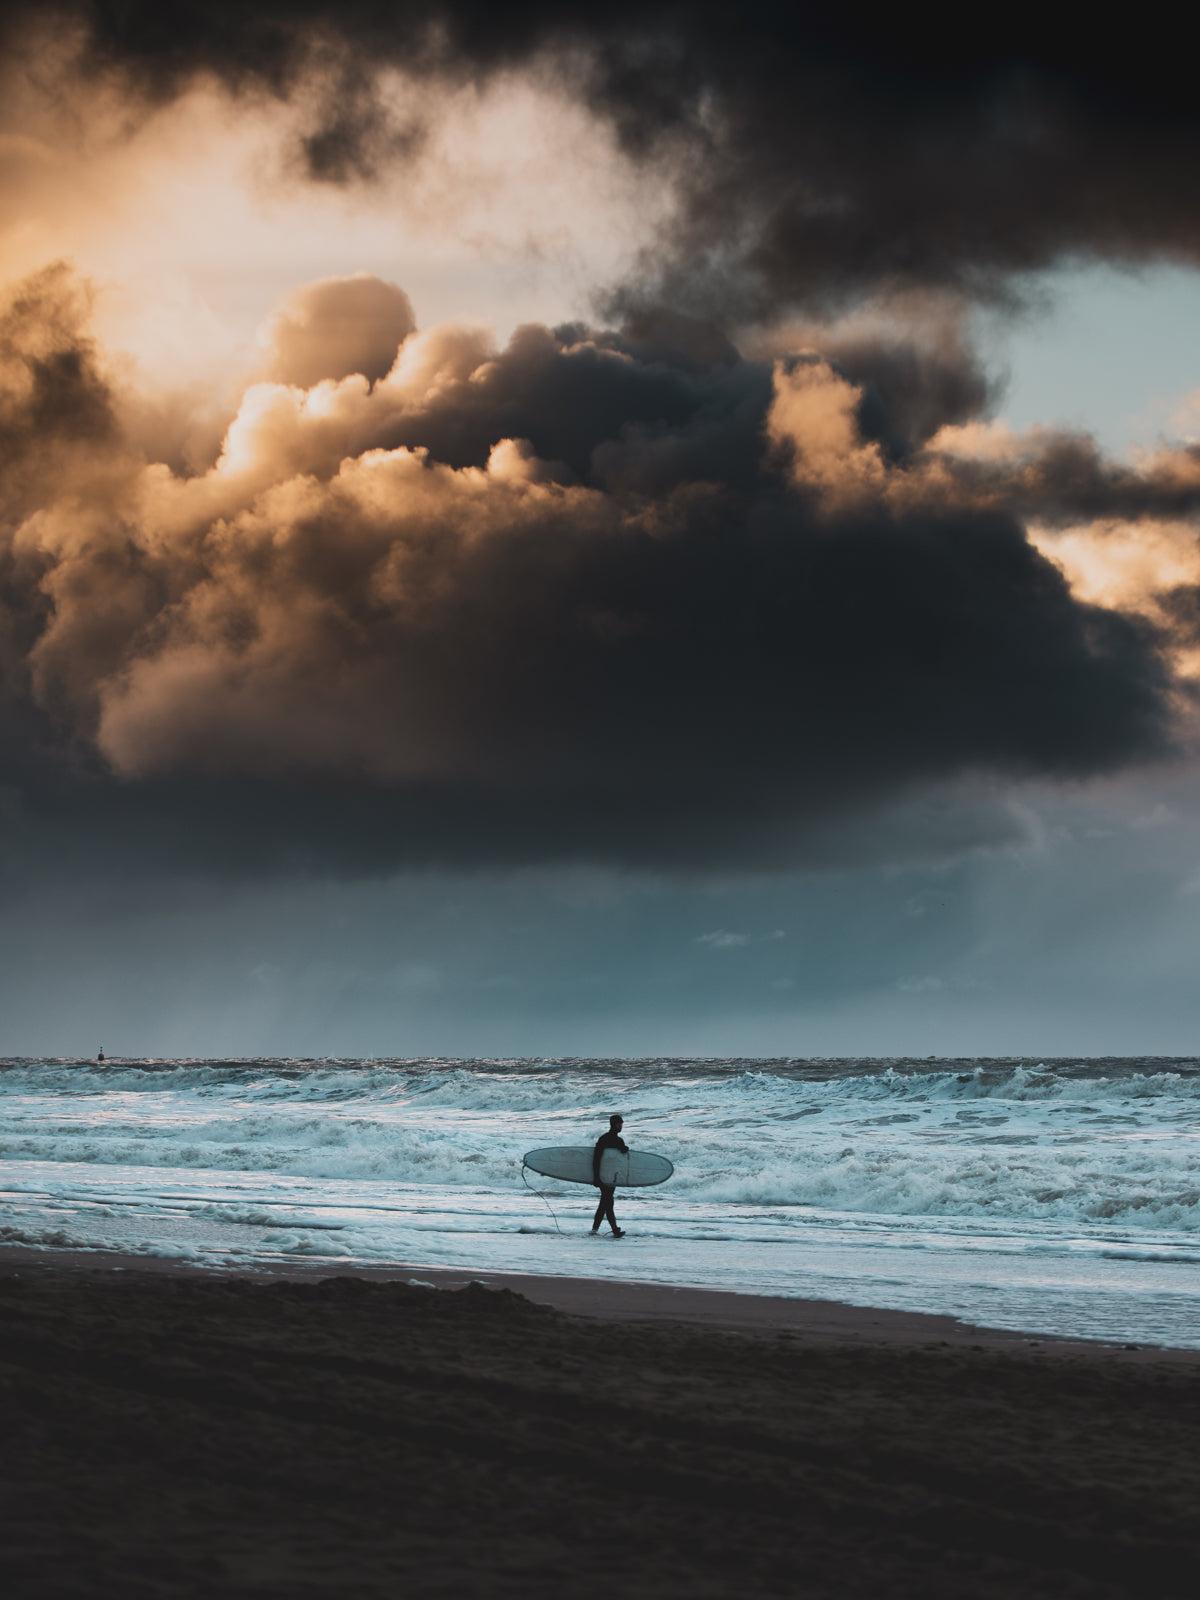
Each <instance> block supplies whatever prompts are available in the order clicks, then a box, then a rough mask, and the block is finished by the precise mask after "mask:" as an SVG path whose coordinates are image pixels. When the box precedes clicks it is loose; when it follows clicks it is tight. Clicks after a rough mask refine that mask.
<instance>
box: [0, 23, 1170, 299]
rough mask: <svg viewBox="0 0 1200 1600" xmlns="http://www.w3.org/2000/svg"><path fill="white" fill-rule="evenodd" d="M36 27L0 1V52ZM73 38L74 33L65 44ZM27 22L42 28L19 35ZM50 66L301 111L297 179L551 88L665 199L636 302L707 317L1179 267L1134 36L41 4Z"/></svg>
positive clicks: (1165, 139)
mask: <svg viewBox="0 0 1200 1600" xmlns="http://www.w3.org/2000/svg"><path fill="white" fill-rule="evenodd" d="M46 9H47V8H45V7H37V8H35V7H32V6H30V5H29V4H17V5H12V4H10V5H8V6H7V7H6V8H5V10H6V13H7V15H8V31H9V35H10V37H11V36H12V35H13V33H14V31H15V30H19V29H20V28H21V27H22V26H23V25H24V26H28V25H30V19H31V18H32V19H35V22H36V23H37V25H42V22H44V18H45V13H46ZM64 16H65V17H67V18H69V19H73V20H74V22H75V24H76V29H77V32H76V33H75V35H74V36H72V35H71V34H70V32H69V30H64V29H63V27H62V19H63V17H64ZM38 19H42V21H41V22H39V21H38ZM53 26H54V28H55V49H54V51H53V52H51V54H52V55H54V56H55V58H56V59H57V60H59V61H60V62H61V61H62V60H63V58H64V50H63V46H62V43H61V41H62V39H63V38H64V37H66V38H70V37H74V39H75V41H76V43H75V48H74V52H73V54H70V53H69V52H68V54H70V62H71V65H70V67H69V68H68V70H71V71H75V72H83V73H85V74H86V75H88V76H89V77H90V78H91V79H92V80H93V81H97V80H104V81H109V80H114V79H115V80H118V81H119V82H120V83H121V84H122V85H123V86H124V89H125V92H126V94H127V95H128V94H134V93H136V94H137V95H139V96H140V97H141V99H142V101H143V103H145V104H150V105H154V104H160V103H161V102H162V101H163V100H164V99H166V98H169V97H171V96H173V95H177V94H180V93H183V92H184V91H185V90H186V89H188V88H189V87H191V86H193V85H194V84H195V83H196V82H198V81H201V80H204V81H212V80H215V81H218V82H221V83H222V84H224V85H225V87H226V88H227V90H228V91H229V93H230V94H231V95H232V96H235V97H239V98H241V99H242V100H249V99H254V98H256V97H257V98H259V99H262V98H264V97H266V98H271V97H274V98H277V99H286V100H290V101H293V102H295V103H297V104H299V105H301V106H302V108H303V110H304V114H305V118H306V121H305V131H304V132H303V134H302V136H301V141H300V142H301V153H302V157H303V160H304V161H305V162H306V164H307V169H308V171H309V173H310V175H311V176H312V177H313V178H314V179H316V180H318V181H329V182H345V181H349V180H353V179H357V178H362V177H368V178H369V177H371V176H372V175H373V174H377V173H378V172H379V171H380V170H381V169H383V168H384V167H386V165H387V164H388V163H389V162H394V161H398V160H404V159H407V158H408V157H410V156H411V155H412V153H413V152H414V151H418V150H419V149H420V148H421V128H422V118H423V116H424V112H422V111H414V110H412V109H411V108H410V107H408V104H407V100H408V99H411V97H407V98H406V96H405V95H404V93H403V92H401V91H400V90H397V87H396V86H397V84H402V83H403V82H404V81H413V80H417V79H419V80H422V81H425V82H428V81H432V80H438V79H440V80H441V81H443V82H446V83H457V84H461V83H472V84H483V83H486V82H489V81H492V80H494V79H495V78H496V76H497V75H499V74H503V73H513V72H520V71H524V72H527V73H530V74H534V75H538V74H540V75H543V76H545V75H550V76H553V77H555V78H557V79H558V80H559V81H561V82H563V83H564V84H566V85H568V86H569V87H570V88H571V89H572V90H573V91H574V93H575V94H576V96H577V97H578V98H579V99H581V100H583V101H585V102H586V103H587V104H589V105H590V106H591V107H592V109H593V110H594V112H595V113H596V115H597V116H599V117H602V118H604V119H605V120H606V121H607V122H608V123H609V124H610V125H611V126H613V127H614V128H615V129H616V130H617V133H618V135H619V137H620V140H621V142H622V145H623V147H624V149H625V151H626V152H627V154H628V156H629V158H630V160H631V161H632V162H636V163H641V164H646V163H654V164H658V165H660V166H662V167H663V168H664V170H667V171H669V172H670V173H671V174H672V175H673V179H674V182H675V184H676V187H677V189H678V192H679V195H680V197H681V200H682V212H681V215H680V216H677V217H674V218H673V219H672V224H671V232H670V236H669V237H668V238H664V239H663V240H662V241H661V242H660V243H661V248H660V250H659V251H658V253H657V256H656V258H655V260H654V262H653V263H649V264H648V270H647V273H646V275H645V276H644V277H643V278H642V279H641V280H640V281H636V282H632V283H629V284H627V285H626V286H625V288H624V291H623V294H622V296H621V303H622V304H623V305H624V306H626V307H628V306H630V305H636V304H640V303H643V302H644V300H645V297H646V294H647V292H650V293H651V294H652V296H653V297H655V298H658V299H665V300H666V301H668V302H669V303H671V304H673V305H676V306H678V307H683V308H685V309H692V310H704V311H707V312H709V313H713V314H717V315H719V316H723V317H724V316H730V315H736V316H747V315H757V314H765V313H771V312H774V311H776V310H778V309H779V308H780V307H783V306H787V305H800V306H808V307H810V308H820V307H825V308H827V307H830V306H833V305H837V304H840V303H847V302H853V301H854V300H856V299H858V298H861V296H862V295H864V294H866V293H874V292H885V293H894V292H897V291H907V290H911V289H913V288H914V287H915V288H918V289H920V288H929V287H934V288H939V289H942V290H949V291H953V292H955V293H958V294H965V295H968V296H978V295H982V296H986V297H989V298H997V297H999V298H1001V299H1003V298H1005V297H1007V296H1011V295H1012V293H1013V292H1014V286H1015V285H1016V284H1017V281H1018V280H1019V278H1020V277H1021V275H1023V274H1026V273H1028V272H1030V271H1033V270H1036V269H1039V268H1041V267H1044V266H1046V265H1048V264H1050V263H1053V262H1055V261H1058V260H1061V259H1064V258H1078V257H1079V256H1080V255H1089V254H1091V255H1095V256H1098V257H1102V258H1104V259H1108V260H1123V261H1131V262H1133V261H1142V260H1147V259H1151V258H1153V257H1166V258H1171V259H1182V260H1195V259H1196V257H1197V254H1198V252H1200V225H1198V223H1197V218H1196V213H1195V204H1194V192H1193V181H1192V176H1191V175H1192V173H1193V171H1194V169H1195V165H1196V160H1197V155H1198V154H1200V151H1198V148H1197V146H1198V142H1200V120H1198V118H1197V114H1196V107H1195V96H1194V92H1193V85H1192V81H1191V75H1190V72H1189V70H1188V64H1187V52H1186V51H1185V50H1179V51H1174V52H1172V51H1171V50H1169V49H1164V48H1163V46H1162V38H1161V35H1160V34H1159V32H1157V31H1156V30H1154V29H1138V28H1126V29H1120V30H1104V29H1097V28H1091V29H1082V30H1081V29H1074V30H1071V31H1070V33H1064V34H1063V37H1062V38H1061V40H1058V39H1055V38H1054V37H1050V36H1048V35H1047V29H1046V26H1045V19H1044V18H1043V17H1041V16H1040V15H1039V16H1038V17H1037V18H1036V19H1031V20H1029V21H1028V22H1027V24H1026V25H1023V24H1022V23H1021V22H1020V21H1019V20H1015V19H1014V20H1012V21H1010V22H1009V23H1008V24H1006V25H1005V26H1003V27H996V28H990V29H985V30H973V31H972V32H971V33H970V34H969V36H968V35H966V34H964V33H963V31H962V30H953V29H947V28H946V27H945V25H944V23H943V22H942V20H941V19H940V18H935V17H933V16H930V17H928V18H918V17H914V16H913V15H912V14H911V12H907V11H906V12H898V11H896V10H895V8H885V7H883V8H870V9H868V11H866V12H864V11H863V10H862V9H861V8H858V9H855V10H854V11H853V12H847V13H845V15H842V14H840V13H837V12H834V11H830V10H829V9H828V8H818V9H816V10H814V9H812V8H792V9H791V10H790V11H784V12H781V10H780V8H779V7H778V6H775V5H768V4H760V3H754V0H750V3H747V4H744V5H741V6H739V7H737V8H736V9H734V10H731V9H730V8H729V7H727V6H718V5H714V4H707V3H698V4H694V5H690V6H687V7H683V6H680V5H678V4H676V3H674V0H641V3H639V4H638V5H636V6H633V5H626V4H614V3H612V0H605V3H604V4H603V5H601V4H599V3H596V0H575V4H573V5H570V6H560V5H548V4H546V3H545V0H526V3H522V4H515V5H506V6H505V7H503V8H502V10H500V9H497V8H495V7H489V6H485V5H480V4H478V3H477V0H438V3H437V4H434V5H429V4H425V3H421V4H415V3H408V0H388V3H386V4H384V3H382V0H341V3H339V4H338V5H336V6H334V5H329V4H327V3H324V0H278V3H276V4H272V5H270V6H262V5H257V6H218V5H205V6H187V7H174V8H172V10H171V14H170V17H169V18H167V17H165V15H164V12H163V10H162V7H161V6H158V5H155V4H151V3H150V0H132V3H128V4H122V5H121V6H112V5H108V4H103V3H100V0H60V4H58V5H57V6H55V7H54V8H53Z"/></svg>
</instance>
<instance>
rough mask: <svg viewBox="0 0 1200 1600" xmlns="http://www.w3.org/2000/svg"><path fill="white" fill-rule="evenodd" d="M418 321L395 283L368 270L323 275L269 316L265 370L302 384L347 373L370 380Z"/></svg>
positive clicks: (387, 367)
mask: <svg viewBox="0 0 1200 1600" xmlns="http://www.w3.org/2000/svg"><path fill="white" fill-rule="evenodd" d="M416 325H417V324H416V320H415V318H414V317H413V309H412V305H411V304H410V302H409V298H408V296H407V295H406V294H405V293H404V291H403V290H402V289H397V288H396V286H395V284H391V283H383V282H382V281H381V280H380V279H379V278H375V277H372V276H371V275H370V273H366V272H359V273H356V274H355V276H354V277H352V278H327V279H326V280H325V281H324V282H322V283H314V284H310V285H309V286H308V287H307V288H305V289H300V290H297V291H296V293H295V294H293V295H291V296H290V297H289V299H288V301H287V303H286V304H285V305H284V306H282V307H281V308H280V310H279V311H278V312H277V313H276V314H275V316H274V317H272V319H271V322H270V325H269V327H268V329H267V346H268V360H267V366H266V372H265V376H266V377H267V378H268V379H269V380H271V381H272V382H274V383H283V384H294V385H295V386H296V387H298V388H301V389H311V388H314V387H315V386H316V385H317V384H318V383H320V382H321V381H322V380H323V379H325V378H332V379H333V380H334V381H335V382H336V381H337V380H338V379H340V378H348V377H349V376H350V375H351V373H359V374H361V375H362V376H363V377H364V378H366V379H367V381H368V383H374V382H375V380H376V379H377V378H382V377H385V376H386V375H387V374H388V372H390V371H391V368H392V363H393V362H394V361H395V359H396V351H397V350H398V349H399V348H400V346H401V345H402V344H403V343H404V341H405V339H407V338H408V336H409V334H410V333H412V332H413V331H414V330H415V328H416Z"/></svg>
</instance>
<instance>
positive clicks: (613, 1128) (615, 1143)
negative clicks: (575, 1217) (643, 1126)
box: [592, 1114, 629, 1239]
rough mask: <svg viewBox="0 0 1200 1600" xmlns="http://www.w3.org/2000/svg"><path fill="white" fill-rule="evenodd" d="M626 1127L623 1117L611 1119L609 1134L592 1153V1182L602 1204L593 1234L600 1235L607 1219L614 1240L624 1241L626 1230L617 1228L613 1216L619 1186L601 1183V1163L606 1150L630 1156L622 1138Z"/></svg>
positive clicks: (597, 1211) (600, 1138) (614, 1116)
mask: <svg viewBox="0 0 1200 1600" xmlns="http://www.w3.org/2000/svg"><path fill="white" fill-rule="evenodd" d="M624 1126H625V1123H624V1120H623V1119H622V1118H621V1117H618V1116H616V1115H615V1114H614V1115H613V1116H611V1117H609V1119H608V1132H607V1133H602V1134H601V1135H600V1137H599V1138H598V1139H597V1140H596V1148H595V1149H594V1150H593V1151H592V1182H593V1183H594V1184H595V1185H596V1187H597V1189H599V1191H600V1204H599V1205H598V1206H597V1207H596V1215H595V1216H594V1217H593V1218H592V1232H593V1233H599V1232H600V1224H601V1223H602V1222H603V1221H604V1219H605V1217H607V1218H608V1224H609V1227H610V1228H611V1229H612V1231H613V1238H614V1239H623V1238H624V1237H625V1230H624V1228H618V1227H617V1219H616V1217H615V1216H614V1215H613V1195H614V1194H616V1192H617V1186H616V1184H615V1183H601V1182H600V1162H601V1159H602V1158H603V1155H604V1152H605V1151H606V1150H619V1151H620V1152H621V1154H622V1155H623V1156H627V1155H628V1154H629V1146H628V1145H627V1144H626V1143H625V1141H624V1139H622V1137H621V1129H622V1128H623V1127H624Z"/></svg>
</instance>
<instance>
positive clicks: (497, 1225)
mask: <svg viewBox="0 0 1200 1600" xmlns="http://www.w3.org/2000/svg"><path fill="white" fill-rule="evenodd" d="M613 1111H618V1112H620V1113H621V1114H622V1116H623V1117H624V1118H625V1129H624V1137H625V1139H626V1140H627V1142H628V1143H629V1145H630V1147H631V1148H633V1149H644V1150H653V1151H657V1152H659V1153H660V1154H662V1155H665V1156H667V1157H669V1159H670V1160H671V1161H673V1162H674V1163H675V1168H676V1170H675V1175H674V1177H673V1178H672V1179H671V1180H670V1181H669V1182H668V1183H666V1184H664V1185H662V1186H661V1187H658V1188H653V1189H642V1190H631V1191H622V1190H618V1191H617V1218H618V1221H619V1222H620V1223H621V1224H622V1226H623V1227H625V1228H626V1229H627V1236H626V1238H624V1239H621V1240H616V1239H612V1238H611V1237H609V1236H608V1235H607V1231H606V1232H605V1233H604V1234H601V1235H599V1236H597V1237H594V1238H593V1237H592V1236H591V1233H590V1226H591V1216H592V1211H593V1208H594V1205H595V1198H596V1196H595V1191H594V1190H592V1189H590V1188H587V1187H583V1186H578V1185H572V1184H562V1183H555V1182H552V1181H550V1180H547V1179H544V1178H539V1177H537V1176H535V1175H533V1174H530V1173H528V1172H526V1173H523V1171H522V1159H521V1158H522V1155H523V1153H524V1152H525V1151H527V1150H532V1149H534V1148H536V1147H538V1146H543V1145H555V1144H590V1143H591V1142H592V1141H593V1140H594V1139H595V1138H596V1137H597V1136H598V1135H599V1134H600V1133H601V1132H603V1131H604V1129H605V1128H606V1127H607V1122H608V1115H609V1113H610V1112H613ZM0 1161H2V1163H3V1165H2V1167H0V1241H4V1242H9V1243H21V1244H26V1245H32V1246H35V1247H38V1248H42V1249H45V1250H47V1251H53V1250H56V1249H66V1248H69V1249H73V1250H80V1249H82V1250H106V1249H117V1250H122V1251H126V1252H133V1253H135V1254H141V1255H146V1256H158V1257H175V1258H179V1259H181V1260H187V1261H189V1262H194V1263H196V1264H197V1265H201V1266H211V1267H216V1268H226V1269H227V1268H231V1267H234V1268H236V1267H246V1266H249V1265H251V1264H253V1263H254V1262H260V1261H272V1262H279V1261H287V1260H293V1259H295V1258H297V1257H308V1258H313V1259H316V1260H319V1261H320V1262H328V1265H329V1268H330V1270H331V1271H338V1270H345V1269H346V1268H353V1266H354V1265H355V1264H357V1263H360V1262H361V1263H373V1264H377V1263H383V1262H399V1263H405V1264H406V1265H408V1266H410V1267H412V1268H413V1269H414V1271H415V1270H416V1269H419V1267H420V1266H421V1265H428V1266H443V1267H454V1268H467V1269H472V1270H478V1271H487V1270H491V1271H505V1272H528V1273H556V1274H565V1275H579V1276H587V1277H593V1278H615V1279H637V1280H641V1281H644V1282H654V1283H667V1284H690V1285H699V1286H704V1287H709V1288H719V1289H731V1290H740V1291H742V1292H753V1293H757V1294H768V1295H784V1296H794V1297H800V1298H817V1299H832V1300H840V1301H845V1302H849V1303H850V1304H853V1305H859V1306H881V1307H896V1308H900V1309H906V1310H914V1311H931V1312H940V1313H946V1314H950V1315H952V1316H957V1317H961V1318H963V1319H964V1320H966V1321H968V1322H971V1323H976V1324H979V1325H982V1326H986V1327H993V1328H1008V1329H1019V1330H1024V1331H1026V1332H1029V1333H1031V1334H1064V1335H1073V1336H1077V1337H1085V1338H1095V1339H1108V1340H1117V1341H1121V1342H1129V1343H1137V1344H1157V1345H1172V1346H1179V1347H1188V1348H1193V1349H1195V1348H1200V1062H1197V1061H1195V1060H1191V1059H1187V1060H1165V1059H1146V1060H1133V1059H1130V1058H1124V1057H1123V1058H1121V1059H1116V1060H1094V1059H1093V1060H1047V1061H1035V1060H1015V1059H1012V1060H1009V1059H1003V1060H1001V1059H990V1060H967V1061H946V1060H936V1061H935V1060H929V1061H914V1060H893V1061H880V1060H829V1061H816V1060H720V1061H717V1060H684V1059H680V1060H629V1061H603V1060H597V1061H589V1060H513V1061H499V1060H497V1061H489V1060H445V1059H438V1060H369V1061H358V1060H320V1061H300V1060H240V1061H201V1060H194V1061H192V1060H177V1061H165V1060H113V1061H108V1062H106V1063H104V1064H103V1065H101V1064H97V1063H95V1062H89V1061H72V1060H44V1061H34V1060H16V1059H9V1060H7V1061H0ZM530 1186H532V1187H530ZM416 1275H417V1276H418V1277H419V1271H418V1272H416Z"/></svg>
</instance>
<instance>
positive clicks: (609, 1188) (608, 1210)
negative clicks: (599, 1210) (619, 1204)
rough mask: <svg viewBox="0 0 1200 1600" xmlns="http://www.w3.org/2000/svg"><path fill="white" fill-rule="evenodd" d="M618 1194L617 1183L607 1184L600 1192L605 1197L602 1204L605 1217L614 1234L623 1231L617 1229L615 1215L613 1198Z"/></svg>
mask: <svg viewBox="0 0 1200 1600" xmlns="http://www.w3.org/2000/svg"><path fill="white" fill-rule="evenodd" d="M616 1192H617V1186H616V1184H615V1183H609V1184H605V1186H604V1188H603V1189H601V1191H600V1193H601V1195H602V1196H603V1199H602V1200H601V1202H600V1203H601V1205H602V1206H603V1208H604V1215H605V1216H606V1217H607V1218H608V1225H609V1227H610V1228H611V1229H612V1231H613V1232H614V1233H620V1231H621V1230H620V1228H618V1227H617V1219H616V1217H615V1215H614V1214H613V1197H614V1196H615V1195H616Z"/></svg>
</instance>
